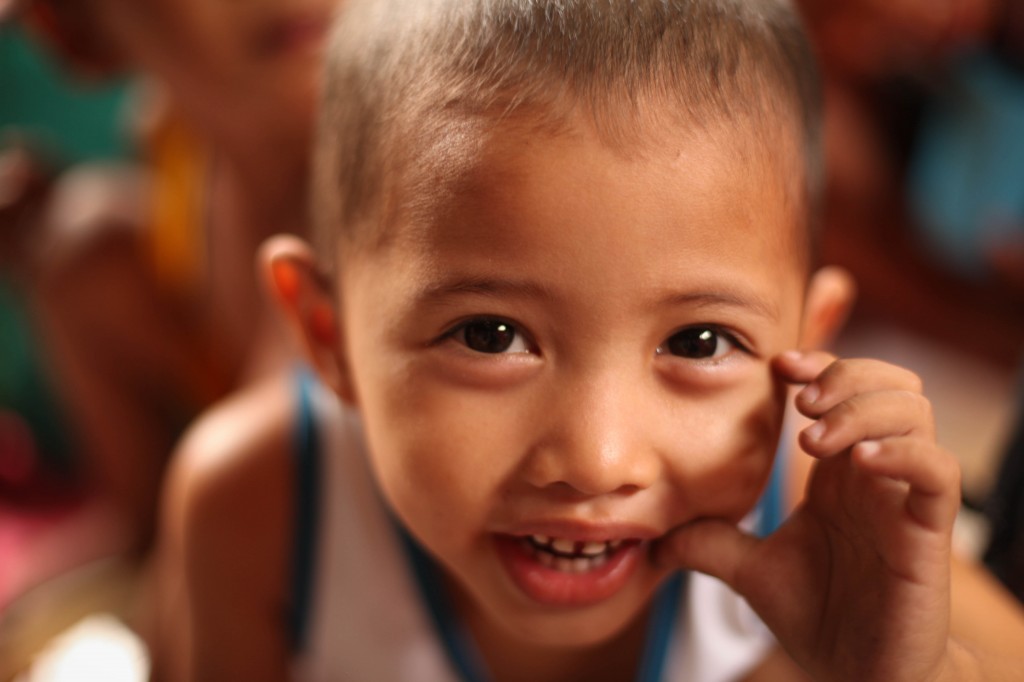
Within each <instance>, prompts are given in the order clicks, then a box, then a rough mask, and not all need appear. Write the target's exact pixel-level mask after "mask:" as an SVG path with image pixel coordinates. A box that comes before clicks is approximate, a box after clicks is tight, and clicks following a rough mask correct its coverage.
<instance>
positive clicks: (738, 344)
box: [656, 324, 750, 362]
mask: <svg viewBox="0 0 1024 682" xmlns="http://www.w3.org/2000/svg"><path fill="white" fill-rule="evenodd" d="M687 332H698V333H699V334H698V336H697V337H696V338H693V339H685V341H687V342H688V343H691V344H693V343H708V342H709V340H708V339H707V338H706V337H707V336H708V335H709V334H710V335H713V336H712V338H711V340H712V341H713V342H714V344H715V345H714V347H713V348H712V349H711V354H710V355H696V354H695V355H686V354H684V353H676V352H673V350H672V349H671V348H670V345H671V344H672V341H673V339H677V338H678V337H681V336H682V335H683V334H685V333H687ZM722 341H725V342H726V343H727V344H728V345H729V346H731V347H732V349H734V350H737V351H739V352H741V353H745V354H747V355H750V349H749V348H748V347H747V346H746V345H745V344H744V343H743V342H742V341H740V340H739V338H737V336H736V335H735V334H733V333H731V332H729V331H727V330H725V329H723V328H722V327H720V326H718V325H714V324H696V325H689V326H687V327H684V328H682V329H679V330H678V331H675V332H673V333H672V334H671V335H670V336H669V337H668V338H667V339H666V340H665V342H664V343H662V345H660V346H658V349H657V351H656V352H657V353H658V355H673V356H675V357H679V358H682V359H685V360H694V361H698V362H718V361H720V360H722V359H723V358H725V357H726V356H727V355H729V350H728V349H727V350H726V352H725V353H721V354H719V349H720V346H721V343H722ZM697 352H698V353H699V352H701V350H698V351H697Z"/></svg>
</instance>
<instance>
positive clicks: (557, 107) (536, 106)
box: [314, 98, 816, 280]
mask: <svg viewBox="0 0 1024 682" xmlns="http://www.w3.org/2000/svg"><path fill="white" fill-rule="evenodd" d="M578 104H579V103H578V102H577V101H572V100H570V99H568V98H562V99H561V100H559V101H557V102H556V101H552V102H548V103H537V102H531V103H527V104H520V105H519V106H517V107H515V108H512V109H509V108H505V107H501V106H496V107H493V108H492V109H490V110H488V111H454V110H448V111H445V112H443V113H440V114H437V117H436V118H435V125H436V126H437V128H440V129H445V130H453V129H455V128H459V129H460V130H462V131H469V135H475V139H474V140H472V141H471V142H469V143H468V144H467V142H466V139H465V137H466V136H465V134H464V132H463V133H462V134H460V135H459V137H460V138H463V139H461V140H460V142H461V143H462V144H461V146H460V148H459V149H458V151H456V154H460V153H461V154H464V155H466V156H467V157H468V156H470V155H472V154H474V153H476V150H477V149H479V147H481V146H482V145H483V144H485V142H484V140H485V139H487V138H488V137H489V136H492V135H494V134H495V133H496V132H497V131H502V132H508V131H510V130H511V131H513V132H523V133H525V134H528V135H531V136H538V137H547V138H549V139H550V138H555V137H559V136H563V135H568V134H571V132H572V131H573V129H574V127H575V126H577V125H579V124H580V122H581V120H582V121H584V122H586V124H588V125H591V126H592V128H593V129H594V130H595V131H596V132H597V139H598V140H599V141H600V142H601V143H602V144H603V145H604V146H605V147H606V148H607V149H610V150H611V151H613V152H615V153H621V154H623V155H625V156H633V157H635V156H637V155H642V154H644V153H645V148H650V147H651V146H652V145H653V139H654V138H653V136H652V134H651V128H652V126H653V124H654V122H655V121H664V120H665V119H666V117H664V116H661V115H660V113H661V112H666V111H669V110H670V109H671V108H670V107H669V103H666V102H663V103H660V104H656V105H654V106H653V107H651V108H650V109H648V113H646V114H644V115H643V116H644V117H645V118H646V119H647V120H645V121H642V122H636V121H634V122H633V123H630V124H621V125H619V124H614V125H611V126H608V125H605V126H602V125H600V124H598V123H597V121H596V120H595V115H594V113H593V112H584V113H582V115H581V108H580V107H579V106H578ZM651 112H654V113H653V115H652V114H651ZM770 116H771V118H772V119H774V120H776V121H777V120H778V119H779V118H784V119H789V123H788V124H786V125H783V126H772V125H771V123H770V122H768V121H760V122H757V121H756V120H755V119H756V117H754V116H751V115H749V114H746V113H744V114H740V115H739V116H735V115H730V114H726V113H724V112H710V111H709V112H703V114H702V115H695V114H694V113H693V112H677V113H676V114H675V115H673V116H671V117H668V118H671V119H674V120H673V121H672V123H671V124H672V125H673V126H674V127H676V128H677V130H676V132H677V133H679V132H682V133H683V134H690V133H691V132H694V131H699V130H705V131H706V130H708V129H709V128H713V127H717V126H720V125H721V124H722V122H723V121H725V120H727V119H730V118H731V119H732V121H733V123H735V124H736V127H737V128H746V129H748V130H757V129H760V132H762V133H764V135H763V136H762V137H761V138H760V139H762V140H767V139H769V138H775V139H779V138H780V137H781V138H782V139H785V138H790V140H792V142H793V146H794V147H796V148H797V150H798V155H799V156H800V157H802V162H798V165H799V171H798V172H799V173H800V175H801V176H802V177H800V178H798V179H794V184H797V185H799V186H800V187H802V190H797V193H798V194H799V195H800V196H798V197H796V201H797V202H799V204H800V206H799V207H797V208H796V210H795V212H794V220H798V221H803V222H804V223H805V224H804V225H795V227H794V229H795V230H798V231H800V232H803V233H805V234H807V235H808V240H807V241H808V245H807V249H806V257H804V258H802V259H801V267H803V268H804V269H805V270H807V271H808V272H809V270H810V267H811V266H812V265H813V264H814V263H813V253H814V252H815V250H816V249H815V245H814V243H813V242H814V240H815V232H816V230H815V227H814V222H815V220H816V208H815V206H814V205H813V193H814V190H813V189H812V188H811V187H810V184H811V183H813V182H815V179H814V178H813V177H812V174H813V168H812V167H811V164H812V160H811V159H809V158H807V157H808V154H807V153H802V154H800V153H799V151H803V150H804V149H805V147H806V146H807V145H806V144H805V143H804V142H802V141H800V140H799V139H795V140H794V139H793V138H799V137H801V133H800V131H799V129H798V126H799V120H798V119H799V115H798V113H796V112H784V111H779V110H776V111H774V112H772V114H771V115H770ZM787 130H788V131H789V132H788V133H787V132H785V131H787ZM779 131H784V132H782V134H781V136H780V135H779ZM697 134H699V132H698V133H697ZM637 142H639V144H635V143H637ZM783 144H786V143H785V142H784V143H783ZM409 146H410V145H406V152H409ZM412 146H414V147H416V150H415V151H412V152H409V153H408V154H407V155H405V158H404V159H403V163H400V164H399V165H398V167H395V168H394V169H393V171H394V172H393V175H394V176H397V177H391V178H388V179H387V180H386V183H385V185H384V187H381V188H380V190H379V192H378V194H379V196H378V197H377V198H376V200H375V201H373V202H371V203H372V204H373V208H374V210H373V211H371V212H369V213H368V214H365V215H363V216H361V217H360V218H358V219H357V221H355V222H357V223H358V224H348V225H345V224H337V225H335V226H334V228H333V230H332V234H331V235H330V237H329V238H328V239H324V238H323V236H324V235H323V232H324V231H325V230H323V229H322V230H321V243H319V244H318V245H317V246H318V248H317V253H318V257H319V259H320V267H321V268H322V270H323V271H324V272H325V273H326V274H327V275H328V276H329V277H330V278H331V279H332V280H334V279H336V275H337V270H338V269H339V267H341V266H343V263H344V261H346V260H347V259H348V258H350V257H353V256H354V255H357V254H359V253H362V252H363V250H364V249H371V250H372V249H376V248H382V247H383V246H385V245H386V244H387V242H388V241H389V236H390V235H391V234H393V232H394V230H395V227H396V224H397V222H398V221H400V220H401V219H402V216H403V215H405V212H404V208H402V207H399V206H398V203H399V202H397V201H395V197H396V195H397V194H399V193H400V192H403V190H404V191H405V192H406V193H411V194H416V195H418V197H419V198H422V196H423V195H424V194H425V193H426V192H427V191H429V190H428V189H427V188H426V187H424V186H422V183H415V182H414V183H412V184H413V186H414V187H416V189H415V190H413V191H412V192H409V185H410V183H409V182H408V177H407V176H408V173H407V171H406V170H405V166H406V165H411V163H412V162H411V161H410V157H415V161H416V162H420V163H421V164H422V165H430V161H431V160H428V159H426V158H425V157H426V155H428V154H431V151H428V150H424V149H423V147H424V146H425V145H423V144H420V145H412ZM471 148H475V149H471ZM765 148H766V149H767V145H766V147H765ZM432 151H434V153H436V150H432ZM435 159H436V157H435ZM463 163H464V164H465V165H466V166H469V165H472V164H471V163H469V162H465V161H463ZM417 185H420V186H417ZM402 203H408V202H402ZM315 208H316V207H315V206H314V209H315ZM339 218H340V217H339ZM367 223H373V224H372V225H367ZM801 250H803V249H801Z"/></svg>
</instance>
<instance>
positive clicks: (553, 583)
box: [495, 535, 644, 607]
mask: <svg viewBox="0 0 1024 682" xmlns="http://www.w3.org/2000/svg"><path fill="white" fill-rule="evenodd" d="M495 544H496V545H497V550H498V558H499V559H500V560H501V563H502V564H503V565H504V566H505V569H506V570H507V571H508V573H509V575H510V576H511V577H512V580H513V582H515V584H516V585H517V586H518V587H519V589H521V590H522V591H523V592H524V593H525V594H526V595H527V596H528V597H530V598H531V599H532V600H533V601H535V602H538V603H540V604H543V605H545V606H556V607H579V606H589V605H591V604H597V603H598V602H602V601H604V600H605V599H608V598H610V597H612V596H613V595H615V594H616V593H618V592H619V590H621V589H622V588H623V587H624V586H625V585H626V583H627V582H628V581H629V579H630V577H631V576H632V575H633V573H634V572H635V571H636V569H637V566H638V565H639V558H640V555H641V553H642V551H643V550H642V547H643V546H644V545H642V544H640V543H627V544H624V545H622V546H621V547H620V548H618V549H617V550H616V551H615V552H614V553H612V554H611V555H610V556H609V557H608V560H607V561H605V562H604V563H603V564H601V565H600V566H598V567H597V568H595V569H594V570H592V571H587V572H586V573H566V572H562V571H558V570H555V569H554V568H549V567H547V566H545V565H543V564H542V563H540V561H538V560H537V558H536V556H535V553H534V550H533V549H532V548H531V547H529V546H528V544H527V543H526V542H524V541H523V539H522V538H517V537H513V536H510V535H499V536H496V538H495Z"/></svg>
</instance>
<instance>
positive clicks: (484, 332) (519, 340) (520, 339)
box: [441, 317, 751, 362]
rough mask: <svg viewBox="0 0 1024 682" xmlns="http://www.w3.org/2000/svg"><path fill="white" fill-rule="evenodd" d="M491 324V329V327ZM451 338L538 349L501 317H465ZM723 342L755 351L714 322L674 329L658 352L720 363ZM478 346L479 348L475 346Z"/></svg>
mask: <svg viewBox="0 0 1024 682" xmlns="http://www.w3.org/2000/svg"><path fill="white" fill-rule="evenodd" d="M488 326H489V327H490V328H487V327H488ZM474 327H479V329H477V330H476V331H478V332H481V335H478V336H476V338H473V337H470V336H468V335H467V334H469V333H470V332H472V331H474V330H473V328H474ZM688 332H697V333H698V334H697V336H695V337H693V338H682V336H683V335H684V334H686V333H688ZM709 335H711V338H710V339H709V338H708V336H709ZM506 337H507V338H506ZM447 339H454V340H455V341H457V342H458V343H460V344H461V345H463V346H465V347H466V348H467V349H469V350H470V351H473V352H475V353H480V354H481V355H513V354H520V353H532V352H535V350H534V349H533V348H531V347H530V341H529V339H528V337H527V335H526V334H524V333H523V332H522V330H521V329H520V328H519V326H518V325H516V324H515V323H513V322H510V321H508V320H506V319H503V318H500V317H474V318H470V319H467V320H464V321H462V322H460V323H459V324H457V325H455V326H454V327H452V328H451V329H450V330H448V331H447V332H445V334H444V335H443V336H442V338H441V340H447ZM674 339H675V340H678V341H679V342H682V343H686V344H690V348H686V347H685V346H684V347H682V349H681V352H674V351H675V350H677V349H673V348H672V345H673V340H674ZM712 341H713V342H714V346H713V347H712V348H711V349H710V355H700V353H703V352H705V351H707V350H708V349H706V348H700V347H699V346H696V347H695V346H693V345H692V344H708V343H710V342H712ZM723 341H724V342H725V343H726V344H728V347H731V349H734V350H737V351H739V352H741V353H745V354H747V355H749V354H750V353H751V352H750V349H749V348H748V347H747V346H746V345H745V344H744V343H743V342H742V341H740V340H739V339H738V338H737V336H736V334H734V333H732V332H729V331H727V330H725V329H723V328H722V327H720V326H718V325H714V324H696V325H689V326H687V327H683V328H682V329H679V330H677V331H675V332H673V333H672V334H671V335H670V336H669V337H668V338H667V339H666V340H665V342H664V343H662V345H660V346H658V348H657V349H656V351H655V352H656V353H657V354H658V355H673V356H675V357H679V358H682V359H687V360H694V361H700V362H718V361H720V360H722V359H723V358H724V357H726V356H727V355H728V354H729V351H730V348H728V347H727V348H726V351H725V352H724V353H720V348H721V345H722V342H723ZM474 342H475V343H474ZM488 344H492V346H491V347H492V348H493V350H482V349H481V346H486V345H488ZM474 345H476V346H477V347H474ZM517 346H518V347H517ZM512 348H515V350H510V349H512ZM691 351H692V354H688V353H691Z"/></svg>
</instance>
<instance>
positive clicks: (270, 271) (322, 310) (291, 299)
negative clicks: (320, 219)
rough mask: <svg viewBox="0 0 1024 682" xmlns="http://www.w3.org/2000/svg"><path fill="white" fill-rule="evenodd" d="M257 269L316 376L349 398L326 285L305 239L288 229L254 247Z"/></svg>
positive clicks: (334, 313)
mask: <svg viewBox="0 0 1024 682" xmlns="http://www.w3.org/2000/svg"><path fill="white" fill-rule="evenodd" d="M259 263H260V269H261V271H262V275H263V279H264V281H265V283H266V286H267V288H268V290H269V291H270V293H271V294H272V296H273V298H274V301H275V303H276V304H277V307H278V309H279V310H280V311H281V312H282V313H283V315H284V317H285V319H286V320H287V321H288V326H289V327H290V328H291V329H292V331H294V332H295V333H296V336H297V337H298V339H299V341H300V342H301V344H302V346H303V349H304V351H305V354H306V359H307V360H308V361H309V363H310V364H311V365H312V366H313V367H314V368H315V369H316V371H317V374H318V375H319V376H320V379H321V381H323V382H324V383H325V384H327V385H328V386H329V387H330V388H332V389H333V390H334V392H335V393H337V394H338V395H339V396H340V397H341V399H342V400H344V401H345V402H347V403H349V404H354V402H355V396H354V393H353V391H352V386H351V383H350V381H349V376H348V370H347V367H346V363H345V354H344V349H343V347H342V337H341V333H340V328H339V325H338V313H337V309H336V306H335V303H334V297H333V296H332V292H331V285H330V283H329V281H328V280H327V278H326V277H324V276H323V275H322V274H321V273H320V271H319V270H318V269H317V265H316V258H315V257H314V255H313V251H312V249H311V248H310V247H309V245H308V244H307V243H306V242H305V241H303V240H301V239H299V238H298V237H293V236H291V235H277V236H275V237H271V238H270V239H268V240H267V241H266V242H264V244H263V245H262V246H261V247H260V253H259Z"/></svg>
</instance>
